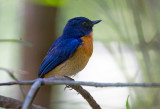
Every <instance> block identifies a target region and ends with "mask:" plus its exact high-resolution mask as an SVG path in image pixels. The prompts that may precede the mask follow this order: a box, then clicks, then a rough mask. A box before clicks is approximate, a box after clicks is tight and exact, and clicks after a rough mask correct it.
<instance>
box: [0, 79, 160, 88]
mask: <svg viewBox="0 0 160 109" xmlns="http://www.w3.org/2000/svg"><path fill="white" fill-rule="evenodd" d="M39 79H41V81H42V85H83V86H93V87H153V88H157V87H160V83H98V82H84V81H70V80H67V79H66V78H65V77H52V78H47V79H46V78H44V79H42V78H39ZM35 81H36V79H35V80H30V81H13V82H7V83H0V86H6V85H32V84H33V83H34V82H35Z"/></svg>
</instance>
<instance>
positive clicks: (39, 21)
mask: <svg viewBox="0 0 160 109" xmlns="http://www.w3.org/2000/svg"><path fill="white" fill-rule="evenodd" d="M56 12H57V8H55V7H47V6H39V5H36V4H32V3H28V2H26V3H25V9H24V39H23V40H25V41H28V42H30V43H32V44H33V47H23V48H22V69H23V70H25V71H28V72H29V73H28V75H22V76H21V78H20V79H21V80H32V79H35V78H37V77H38V70H39V67H40V65H41V62H42V60H43V58H44V56H45V55H46V53H47V51H48V50H49V48H50V46H51V45H52V43H53V42H54V41H55V39H56V35H55V24H56ZM29 88H30V87H27V88H26V89H27V90H25V92H26V93H27V92H28V89H29ZM50 94H51V86H44V87H42V88H41V89H40V91H39V92H38V95H37V96H36V98H35V100H34V103H35V104H38V105H41V106H44V107H49V101H50V96H51V95H50Z"/></svg>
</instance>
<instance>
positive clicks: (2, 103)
mask: <svg viewBox="0 0 160 109" xmlns="http://www.w3.org/2000/svg"><path fill="white" fill-rule="evenodd" d="M22 104H23V102H22V101H19V100H16V99H13V98H9V97H4V96H1V95H0V107H3V108H10V109H21V107H22ZM31 108H32V109H46V108H44V107H41V106H38V105H34V104H33V105H31Z"/></svg>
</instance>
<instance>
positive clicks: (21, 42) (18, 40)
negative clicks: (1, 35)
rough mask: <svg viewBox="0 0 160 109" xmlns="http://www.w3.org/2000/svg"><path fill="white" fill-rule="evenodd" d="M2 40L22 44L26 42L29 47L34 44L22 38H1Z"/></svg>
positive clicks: (0, 40)
mask: <svg viewBox="0 0 160 109" xmlns="http://www.w3.org/2000/svg"><path fill="white" fill-rule="evenodd" d="M0 42H13V43H20V44H24V45H27V46H29V47H32V44H31V43H29V42H26V41H24V40H21V39H0Z"/></svg>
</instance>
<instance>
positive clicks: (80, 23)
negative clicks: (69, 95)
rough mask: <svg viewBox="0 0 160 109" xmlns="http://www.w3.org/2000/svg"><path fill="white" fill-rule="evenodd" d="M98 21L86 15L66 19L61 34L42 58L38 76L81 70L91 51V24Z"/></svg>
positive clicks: (44, 76) (66, 73) (53, 75)
mask: <svg viewBox="0 0 160 109" xmlns="http://www.w3.org/2000/svg"><path fill="white" fill-rule="evenodd" d="M99 22H101V20H94V21H91V20H90V19H88V18H86V17H74V18H72V19H70V20H68V22H67V24H66V25H65V27H64V29H63V32H62V35H61V36H60V37H59V38H58V39H57V40H56V41H55V42H54V43H53V44H52V46H51V48H50V49H49V51H48V53H47V55H46V56H45V58H44V59H43V62H42V64H41V66H40V69H39V72H38V76H39V78H50V77H65V76H67V77H68V76H72V75H76V74H77V73H78V72H80V71H81V70H83V69H84V68H85V66H86V65H87V63H88V61H89V59H90V57H91V55H92V52H93V32H92V30H93V26H94V25H95V24H97V23H99Z"/></svg>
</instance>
